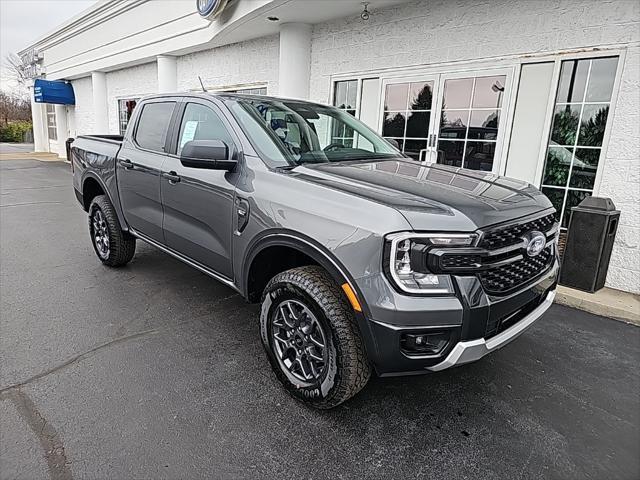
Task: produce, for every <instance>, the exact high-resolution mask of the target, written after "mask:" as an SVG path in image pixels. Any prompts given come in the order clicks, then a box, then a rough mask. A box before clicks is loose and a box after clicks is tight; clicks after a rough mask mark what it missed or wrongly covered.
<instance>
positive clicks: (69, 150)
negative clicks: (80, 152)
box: [64, 137, 75, 162]
mask: <svg viewBox="0 0 640 480" xmlns="http://www.w3.org/2000/svg"><path fill="white" fill-rule="evenodd" d="M74 140H75V138H71V137H69V138H67V141H66V142H64V144H65V148H66V150H67V161H69V162H70V161H71V144H72V143H73V141H74Z"/></svg>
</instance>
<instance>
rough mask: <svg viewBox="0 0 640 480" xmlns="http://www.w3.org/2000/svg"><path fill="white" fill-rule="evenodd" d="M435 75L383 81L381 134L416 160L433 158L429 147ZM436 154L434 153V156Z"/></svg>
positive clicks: (430, 159) (430, 144)
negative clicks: (410, 79)
mask: <svg viewBox="0 0 640 480" xmlns="http://www.w3.org/2000/svg"><path fill="white" fill-rule="evenodd" d="M437 80H438V79H437V77H433V78H421V79H420V80H419V81H406V80H396V79H393V80H385V81H384V82H383V83H382V92H383V95H382V100H383V104H382V129H381V131H382V136H383V137H385V138H386V139H388V140H391V141H393V142H396V143H397V144H398V148H399V149H400V151H402V152H404V153H405V154H406V155H407V156H409V157H411V158H413V159H415V160H418V161H422V162H424V161H427V162H430V161H434V159H432V158H431V157H432V150H433V146H434V145H435V144H434V142H433V123H434V119H433V116H434V99H435V96H434V92H435V91H436V87H437V83H438V82H437ZM434 158H435V156H434Z"/></svg>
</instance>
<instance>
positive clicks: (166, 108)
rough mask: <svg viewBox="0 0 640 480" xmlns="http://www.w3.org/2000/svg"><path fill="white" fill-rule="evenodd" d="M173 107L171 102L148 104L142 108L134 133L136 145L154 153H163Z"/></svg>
mask: <svg viewBox="0 0 640 480" xmlns="http://www.w3.org/2000/svg"><path fill="white" fill-rule="evenodd" d="M173 106H174V103H173V102H160V103H148V104H147V105H145V106H144V108H143V110H142V114H141V115H140V121H139V123H138V128H137V131H136V142H137V143H138V145H140V146H141V147H142V148H147V149H149V150H153V151H156V152H162V151H164V142H165V139H166V135H167V127H168V126H169V121H170V120H171V114H172V112H173Z"/></svg>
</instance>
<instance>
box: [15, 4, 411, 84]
mask: <svg viewBox="0 0 640 480" xmlns="http://www.w3.org/2000/svg"><path fill="white" fill-rule="evenodd" d="M407 1H408V0H370V1H369V3H370V5H369V10H370V11H371V12H372V14H375V11H376V10H380V9H382V8H386V7H390V6H393V5H397V4H400V3H405V2H407ZM361 11H362V2H361V1H360V0H231V1H229V2H228V3H227V5H226V8H225V9H224V11H222V13H221V14H220V15H218V16H217V17H216V18H214V19H207V18H203V17H201V16H200V14H199V13H198V10H197V7H196V1H195V0H192V1H188V0H164V1H150V0H112V1H110V2H99V3H97V4H96V5H94V6H92V7H91V8H89V9H87V10H85V11H84V12H82V13H81V14H79V15H77V16H76V17H74V18H72V19H71V20H69V21H68V22H66V23H65V24H63V25H61V26H60V27H59V28H58V29H56V30H55V31H53V32H51V33H49V34H47V35H45V36H43V37H42V38H40V39H39V40H38V41H36V42H35V43H33V44H32V45H30V46H29V47H27V48H25V49H24V50H23V51H21V52H19V53H20V55H23V54H25V53H27V52H30V51H32V50H35V51H37V52H39V53H41V54H43V55H44V60H43V65H44V69H45V72H46V76H47V78H49V79H62V78H65V79H73V78H79V77H83V76H86V75H88V74H90V73H91V72H92V71H112V70H117V69H120V68H124V67H128V66H132V65H138V64H143V63H148V62H150V61H153V60H155V58H156V57H157V56H158V55H184V54H188V53H193V52H196V51H201V50H206V49H209V48H213V47H219V46H223V45H228V44H232V43H236V42H241V41H245V40H251V39H254V38H259V37H263V36H268V35H274V34H277V33H278V32H279V30H280V24H282V23H288V22H302V23H310V24H317V23H321V22H326V21H329V20H332V19H337V18H344V17H353V19H354V21H361V20H360V17H359V15H360V12H361ZM268 17H276V18H278V20H277V21H270V20H268Z"/></svg>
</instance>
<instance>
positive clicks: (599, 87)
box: [586, 57, 618, 102]
mask: <svg viewBox="0 0 640 480" xmlns="http://www.w3.org/2000/svg"><path fill="white" fill-rule="evenodd" d="M617 67H618V57H612V58H596V59H594V60H592V62H591V73H590V74H589V86H588V87H587V98H586V101H587V102H608V101H609V100H611V92H612V91H613V81H614V80H615V77H616V69H617Z"/></svg>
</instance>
